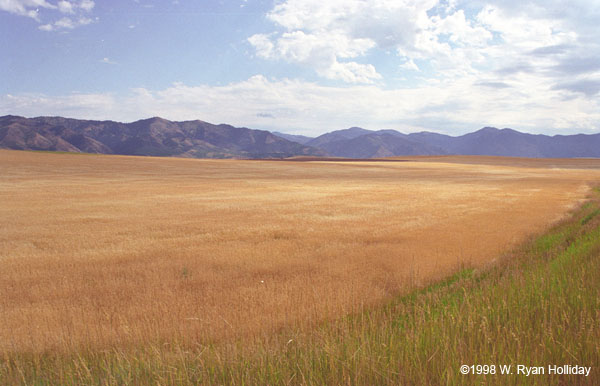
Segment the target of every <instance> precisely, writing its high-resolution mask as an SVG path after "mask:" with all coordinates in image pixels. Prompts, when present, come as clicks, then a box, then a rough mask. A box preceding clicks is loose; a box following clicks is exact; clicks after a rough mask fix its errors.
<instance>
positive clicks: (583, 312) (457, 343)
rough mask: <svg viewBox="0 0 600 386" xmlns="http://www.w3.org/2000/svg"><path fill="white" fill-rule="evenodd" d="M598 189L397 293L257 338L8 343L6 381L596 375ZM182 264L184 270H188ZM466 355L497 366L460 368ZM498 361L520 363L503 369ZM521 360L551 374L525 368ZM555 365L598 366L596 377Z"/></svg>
mask: <svg viewBox="0 0 600 386" xmlns="http://www.w3.org/2000/svg"><path fill="white" fill-rule="evenodd" d="M599 193H600V192H598V191H597V190H596V191H595V193H594V197H592V198H591V199H590V201H589V202H588V203H587V204H586V205H584V206H582V207H581V208H580V209H579V210H578V211H577V212H576V213H574V214H573V217H572V218H571V219H569V220H568V221H564V222H563V223H562V224H559V225H557V226H556V227H554V228H553V229H552V230H550V231H549V232H548V233H547V234H545V235H543V236H541V237H539V238H537V239H535V240H532V241H531V242H529V243H527V244H526V245H524V246H522V247H520V248H519V249H517V250H514V251H512V252H511V253H508V254H507V255H506V256H504V258H503V259H502V261H501V262H500V263H499V264H497V265H495V266H494V267H492V268H490V269H488V270H484V271H479V270H475V269H471V268H465V269H463V270H461V271H460V272H458V273H456V274H455V275H454V276H452V277H451V278H448V279H446V280H444V281H442V282H439V283H436V284H434V285H431V286H429V287H426V288H422V289H419V290H416V291H414V292H412V293H410V294H408V295H405V296H401V297H398V298H396V299H394V300H393V301H391V302H389V303H387V304H384V305H380V306H378V307H375V308H373V309H368V310H364V311H362V312H359V313H356V314H353V315H350V316H348V317H345V318H343V319H341V320H336V321H330V322H324V323H322V324H321V325H319V326H316V327H315V328H314V329H313V330H312V331H308V332H301V331H292V330H286V331H283V332H281V334H280V335H279V336H277V337H272V336H271V337H265V338H262V339H260V340H256V341H253V342H251V343H249V342H242V341H240V342H237V343H231V344H229V345H226V344H214V345H208V346H206V345H195V344H193V343H192V342H165V343H163V344H161V345H154V346H147V347H138V348H134V347H129V348H113V349H109V350H106V351H101V350H97V349H93V350H92V349H90V350H88V351H84V352H78V353H75V354H73V353H62V354H61V353H43V354H31V353H30V354H15V353H5V354H4V357H3V362H2V363H1V364H0V380H2V383H7V384H13V383H19V382H20V383H24V384H240V385H244V384H251V385H255V384H359V385H363V384H364V385H381V384H414V385H440V384H451V385H454V384H461V385H462V384H509V385H510V384H539V385H552V384H590V385H591V384H598V383H597V382H598V380H599V379H600V368H599V365H600V345H599V344H598V342H600V277H599V273H600V216H598V213H599V212H600V194H599ZM182 274H184V273H183V272H182ZM461 365H495V370H496V374H495V375H474V374H468V375H462V374H461V373H460V367H461ZM501 365H510V366H511V371H512V372H513V374H510V375H502V374H500V372H501V368H500V367H501ZM517 365H525V366H543V367H544V368H545V371H546V374H545V375H529V376H526V375H524V374H517ZM548 365H558V366H563V365H572V366H574V365H578V366H586V367H589V366H591V367H592V368H591V371H590V373H589V376H587V377H585V376H583V375H549V374H547V371H548Z"/></svg>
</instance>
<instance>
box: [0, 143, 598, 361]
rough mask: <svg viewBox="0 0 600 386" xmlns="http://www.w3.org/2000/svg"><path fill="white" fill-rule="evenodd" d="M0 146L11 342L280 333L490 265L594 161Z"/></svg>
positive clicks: (4, 341) (6, 345)
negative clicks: (293, 156)
mask: <svg viewBox="0 0 600 386" xmlns="http://www.w3.org/2000/svg"><path fill="white" fill-rule="evenodd" d="M406 160H408V161H407V162H359V161H356V162H336V161H330V162H275V161H237V160H191V159H173V158H149V157H148V158H144V157H121V156H96V155H70V154H47V153H34V152H17V151H5V150H2V151H0V218H1V219H2V220H1V223H0V225H1V226H0V264H1V267H2V269H0V352H4V353H7V352H40V351H44V350H55V351H61V350H65V351H70V350H74V349H78V348H92V349H102V348H110V347H114V346H119V347H122V346H127V345H137V344H145V343H148V342H152V343H160V342H166V343H168V342H179V343H184V344H190V345H194V344H197V343H202V344H205V343H207V342H220V341H227V340H228V339H233V338H243V339H250V338H251V337H255V336H259V335H261V336H268V334H270V333H272V332H274V331H279V330H280V329H281V328H283V327H289V326H296V327H303V326H311V325H314V323H316V322H318V321H320V320H323V319H327V318H333V317H336V316H340V315H343V314H347V313H350V312H353V311H356V310H359V309H361V307H363V306H371V305H375V304H377V303H379V302H381V301H384V300H385V299H387V298H389V297H390V296H392V295H395V294H397V293H400V292H402V291H406V290H407V289H409V288H411V287H414V286H416V285H423V284H426V283H428V282H430V281H432V280H436V279H439V278H441V277H444V276H447V275H448V274H450V273H452V272H453V271H456V270H457V269H458V268H459V267H463V266H474V267H484V266H486V265H488V264H491V263H493V261H494V260H495V259H497V258H499V257H500V255H501V253H502V251H504V250H507V249H508V248H510V247H511V246H514V245H516V244H518V243H520V242H522V241H524V240H525V239H526V238H527V237H529V236H530V235H532V234H535V233H539V232H542V231H544V230H545V229H547V228H548V226H549V225H550V224H552V223H553V222H556V221H557V220H558V219H560V218H561V217H563V216H564V215H565V214H566V213H567V212H568V211H569V209H571V208H573V207H575V206H577V204H578V203H579V202H580V201H581V200H582V199H583V198H584V197H585V196H586V194H587V192H588V190H589V186H590V185H592V184H596V183H597V182H598V180H600V160H526V159H507V158H493V157H438V158H432V157H413V158H409V159H406Z"/></svg>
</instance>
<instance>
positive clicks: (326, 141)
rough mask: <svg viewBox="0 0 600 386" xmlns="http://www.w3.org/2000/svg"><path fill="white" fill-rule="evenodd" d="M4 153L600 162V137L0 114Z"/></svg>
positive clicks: (487, 130)
mask: <svg viewBox="0 0 600 386" xmlns="http://www.w3.org/2000/svg"><path fill="white" fill-rule="evenodd" d="M0 148H5V149H18V150H49V151H67V152H86V153H103V154H123V155H149V156H178V157H195V158H254V159H260V158H286V157H292V156H331V157H348V158H380V157H392V156H403V155H450V154H458V155H494V156H513V157H536V158H574V157H600V134H588V135H586V134H577V135H555V136H547V135H540V134H538V135H533V134H527V133H521V132H518V131H515V130H512V129H501V130H500V129H496V128H492V127H484V128H483V129H481V130H478V131H476V132H473V133H469V134H465V135H461V136H456V137H455V136H449V135H445V134H438V133H432V132H419V133H411V134H403V133H400V132H398V131H395V130H378V131H373V130H366V129H362V128H359V127H351V128H349V129H344V130H336V131H332V132H329V133H326V134H323V135H320V136H318V137H315V138H312V137H307V136H301V135H292V134H285V133H279V132H274V133H270V132H268V131H264V130H252V129H248V128H243V127H242V128H240V127H234V126H231V125H226V124H219V125H214V124H211V123H208V122H204V121H199V120H195V121H184V122H174V121H168V120H166V119H162V118H158V117H155V118H150V119H144V120H139V121H136V122H132V123H120V122H114V121H92V120H79V119H69V118H62V117H37V118H24V117H19V116H14V115H7V116H3V117H0Z"/></svg>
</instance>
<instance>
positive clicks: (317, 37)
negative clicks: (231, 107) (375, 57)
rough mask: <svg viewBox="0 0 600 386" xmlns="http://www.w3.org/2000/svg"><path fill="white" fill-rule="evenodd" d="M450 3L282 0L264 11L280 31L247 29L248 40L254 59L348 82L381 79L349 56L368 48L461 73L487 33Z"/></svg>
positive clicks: (370, 67)
mask: <svg viewBox="0 0 600 386" xmlns="http://www.w3.org/2000/svg"><path fill="white" fill-rule="evenodd" d="M454 7H455V5H454V4H453V3H451V4H449V5H448V4H447V5H441V4H440V3H439V2H438V0H372V1H365V0H332V1H321V0H287V1H284V2H282V3H280V4H278V5H276V6H275V7H274V8H273V9H272V10H271V12H269V13H268V15H267V17H268V18H269V19H270V20H271V21H273V22H274V23H275V25H276V26H277V27H279V28H281V29H283V31H281V32H277V31H276V32H273V33H271V34H260V35H254V36H252V37H250V39H249V42H250V44H251V45H253V46H254V47H255V49H256V54H257V55H258V56H259V57H262V58H265V59H274V60H284V61H287V62H290V63H297V64H302V65H305V66H310V67H312V68H314V69H315V71H316V72H317V73H318V74H319V75H321V76H323V77H325V78H331V79H342V80H345V81H347V82H353V83H368V82H372V81H373V80H375V79H380V78H381V75H380V74H379V73H378V72H377V70H376V63H370V64H358V62H357V61H350V60H349V59H354V60H356V59H357V58H361V57H368V55H369V53H371V52H373V50H374V49H379V50H390V49H393V50H395V51H396V52H397V53H398V56H399V57H400V58H404V59H403V62H408V63H413V64H414V59H428V60H432V61H433V62H434V64H435V65H436V69H440V70H445V71H447V70H449V69H456V70H459V71H460V72H461V73H464V72H465V71H466V72H469V71H472V68H471V65H472V64H473V63H478V62H481V61H482V60H483V57H482V55H481V54H479V53H478V49H480V48H481V47H483V46H485V45H486V44H487V43H488V41H489V40H491V39H492V38H493V35H492V33H491V32H490V31H488V30H487V29H486V28H484V27H483V26H482V25H481V23H478V22H477V21H474V20H468V19H467V18H466V16H465V14H464V11H463V10H456V9H454ZM435 10H437V11H436V12H434V14H433V15H432V16H430V14H429V13H428V12H432V11H435ZM446 37H447V41H446V40H445V39H446ZM340 68H344V69H346V70H347V71H339V69H340ZM357 69H358V71H359V72H358V73H356V70H357ZM342 73H346V74H347V73H351V74H352V76H342V75H340V74H342Z"/></svg>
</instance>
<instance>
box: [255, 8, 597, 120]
mask: <svg viewBox="0 0 600 386" xmlns="http://www.w3.org/2000/svg"><path fill="white" fill-rule="evenodd" d="M267 19H268V20H270V21H271V22H272V23H273V30H272V31H271V32H269V33H262V34H256V35H253V36H251V37H250V38H249V39H248V41H249V43H250V44H251V45H252V46H253V48H254V50H255V51H254V52H255V54H256V56H257V57H259V58H263V59H266V60H278V61H284V62H287V63H292V64H297V65H302V66H306V67H309V68H312V69H313V70H314V71H315V73H316V74H318V75H320V76H321V77H323V78H327V79H337V80H342V81H344V82H348V83H357V84H372V86H371V87H375V88H374V89H369V90H371V91H369V92H370V93H372V92H373V91H372V90H379V88H378V87H385V86H386V85H387V84H388V83H387V81H388V79H386V77H385V76H384V75H383V74H384V73H383V72H381V70H380V69H379V65H380V63H381V62H378V59H377V55H380V56H381V54H382V53H385V54H386V55H387V56H386V60H392V61H393V60H396V61H397V65H396V68H397V69H398V70H397V71H398V72H399V73H401V74H403V76H402V78H403V79H406V77H408V78H409V79H410V82H411V87H413V86H412V85H414V84H416V85H417V86H415V88H413V89H412V90H397V91H396V93H395V94H393V95H391V94H389V92H391V90H390V91H383V90H380V92H376V93H375V94H376V95H374V96H373V99H372V100H375V101H378V102H380V103H382V104H383V105H386V103H387V101H389V100H394V101H397V103H398V104H397V105H395V108H396V109H397V111H398V112H400V111H404V110H403V109H402V107H401V106H406V105H407V104H410V103H409V102H407V101H408V100H412V99H411V98H416V99H418V100H421V101H427V103H428V104H429V105H428V106H429V107H426V106H427V104H426V103H424V102H423V106H421V107H419V106H413V107H414V108H417V109H419V108H420V110H419V111H420V114H418V116H417V115H415V114H414V113H412V112H411V111H410V110H407V111H405V113H406V115H405V116H407V117H409V116H412V117H413V118H414V119H415V121H414V122H419V123H420V124H422V125H423V126H425V127H427V125H439V124H443V122H444V120H447V121H452V122H456V125H458V122H463V123H464V124H465V125H467V126H468V125H470V124H476V122H479V123H483V122H490V124H492V123H493V122H499V121H502V122H505V124H504V125H506V126H510V125H512V126H515V124H516V125H519V124H521V126H522V127H521V128H523V126H525V127H529V128H535V127H540V128H542V127H544V128H547V129H559V128H561V127H562V128H567V127H569V125H570V126H572V127H578V128H581V129H587V130H592V129H595V130H598V128H599V125H598V120H597V114H596V113H594V112H593V109H594V108H596V109H597V108H598V105H599V104H600V100H599V94H600V93H599V89H598V85H599V84H600V64H599V63H600V62H599V61H598V60H597V58H598V57H600V36H599V34H598V28H597V25H598V23H599V22H600V8H599V7H597V6H596V5H594V2H592V1H585V0H574V1H572V2H569V4H568V5H565V3H564V2H563V1H559V0H544V1H541V0H533V1H526V2H524V1H520V0H485V1H484V0H482V1H479V0H471V1H443V0H371V1H365V0H331V1H322V0H283V1H281V2H279V3H277V4H276V5H275V6H274V7H273V8H272V9H271V10H270V12H269V13H268V14H267ZM390 53H391V56H390ZM417 64H418V65H417ZM386 66H387V67H389V64H387V63H386ZM396 76H397V75H396ZM459 86H460V87H459ZM388 87H389V86H388ZM461 87H462V88H461ZM430 90H435V92H429V91H430ZM354 91H357V90H354ZM383 95H385V97H382V96H383ZM400 96H402V97H400ZM440 96H447V97H448V98H449V101H453V103H450V102H448V103H446V102H445V101H439V100H438V99H439V98H440ZM517 101H519V102H518V103H517ZM431 106H433V108H431ZM448 106H450V107H452V109H456V110H457V112H454V111H452V109H450V108H449V107H448ZM523 106H528V107H527V111H528V112H525V109H524V107H523ZM578 106H579V107H580V108H581V109H582V111H579V110H578ZM356 108H357V109H358V110H360V108H359V107H356ZM436 109H437V110H439V111H438V112H436ZM477 109H481V110H479V111H480V112H477ZM358 110H356V111H358ZM381 110H382V108H381V107H378V106H376V105H370V107H369V111H371V114H375V113H376V112H378V111H381ZM415 111H416V110H415ZM559 111H570V114H571V117H570V118H567V117H566V115H561V118H557V117H556V116H557V114H560V113H558V112H559ZM349 113H350V112H349ZM367 114H369V113H367ZM398 114H400V113H398ZM383 115H385V116H387V115H388V114H387V113H386V114H383ZM383 115H382V116H383ZM392 115H393V114H391V113H390V114H389V116H390V117H391V116H392ZM436 115H437V116H436ZM468 117H473V119H472V120H471V119H468ZM475 117H477V119H475ZM490 118H493V119H490ZM376 120H377V121H378V122H380V123H382V124H383V123H385V122H391V121H393V119H392V118H386V119H381V117H378V118H377V119H376ZM353 124H354V123H353ZM456 125H455V126H453V127H458V126H456ZM593 125H595V127H593ZM451 126H452V125H451ZM430 128H431V127H430Z"/></svg>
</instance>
